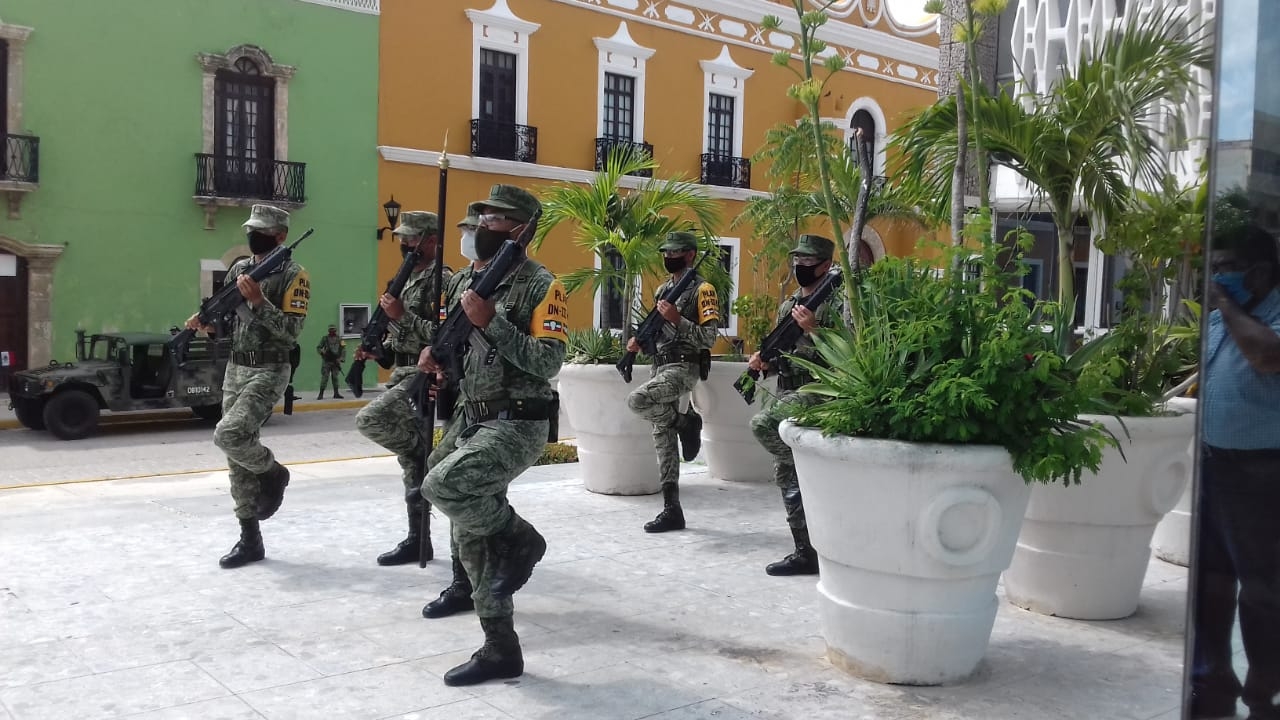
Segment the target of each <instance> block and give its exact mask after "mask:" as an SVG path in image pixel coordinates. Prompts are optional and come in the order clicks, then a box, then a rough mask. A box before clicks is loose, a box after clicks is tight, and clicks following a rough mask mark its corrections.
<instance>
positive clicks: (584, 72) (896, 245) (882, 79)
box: [370, 0, 938, 336]
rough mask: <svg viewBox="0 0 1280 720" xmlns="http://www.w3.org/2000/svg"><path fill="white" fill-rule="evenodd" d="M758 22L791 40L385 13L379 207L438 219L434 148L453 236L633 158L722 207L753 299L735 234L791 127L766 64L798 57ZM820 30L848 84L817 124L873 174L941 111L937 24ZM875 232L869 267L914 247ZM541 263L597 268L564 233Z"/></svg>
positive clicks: (575, 312)
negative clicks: (864, 148) (508, 188)
mask: <svg viewBox="0 0 1280 720" xmlns="http://www.w3.org/2000/svg"><path fill="white" fill-rule="evenodd" d="M490 3H492V4H491V5H490ZM770 14H773V15H777V16H779V17H781V18H782V19H783V22H784V29H792V30H794V29H795V28H796V27H797V23H796V22H795V20H796V19H795V13H794V9H793V7H792V5H791V3H790V1H789V0H785V1H784V2H772V1H770V0H382V3H381V40H380V58H379V60H380V68H381V70H380V88H379V100H378V106H379V107H378V145H379V147H378V152H379V156H380V157H379V172H378V183H379V197H380V198H382V199H383V200H384V201H385V200H388V199H390V198H391V197H392V196H394V198H395V200H396V202H398V203H399V204H400V205H401V206H402V207H403V208H404V209H406V210H408V209H425V210H432V211H434V210H436V204H437V194H438V176H439V174H438V169H437V163H438V160H439V157H440V151H441V150H442V148H443V147H444V142H445V138H446V136H447V137H448V148H447V149H448V154H449V159H450V172H449V189H448V207H447V210H446V223H447V224H448V225H450V226H452V225H453V224H454V223H456V222H457V221H458V220H460V219H461V218H462V216H463V214H464V210H465V208H466V203H467V202H469V201H472V200H476V199H479V198H483V197H486V196H487V194H488V190H489V187H490V186H491V185H493V184H495V183H507V184H516V185H520V186H522V187H526V188H528V189H530V190H532V191H533V192H535V193H537V192H538V191H539V190H540V189H542V188H546V187H549V186H552V185H554V184H556V183H562V182H579V183H582V182H588V181H590V179H591V178H592V177H593V173H594V171H595V169H596V168H597V167H598V166H599V164H600V163H602V161H603V158H604V157H605V156H607V151H608V149H609V148H610V147H612V146H613V145H617V144H626V143H636V144H642V145H643V146H645V148H646V149H648V150H650V151H651V152H652V154H653V157H654V159H655V160H656V161H657V162H658V163H659V164H660V168H659V170H658V171H657V173H656V174H657V175H658V176H659V177H671V176H679V177H683V178H685V179H689V180H692V181H694V182H699V183H701V184H703V185H705V186H706V190H707V193H708V194H709V195H710V196H712V197H715V198H718V199H720V200H722V202H723V207H722V212H721V215H722V217H723V218H724V223H723V227H721V228H718V229H716V231H717V233H718V234H719V235H720V236H721V240H720V242H721V245H722V246H723V247H724V248H725V250H726V260H725V261H726V264H727V265H728V267H729V269H730V274H731V275H732V276H733V278H734V281H735V287H748V288H749V287H750V286H751V278H750V277H748V276H746V275H747V274H749V273H750V262H749V258H750V256H751V254H752V253H753V251H754V250H755V249H756V248H757V247H758V243H757V242H756V240H755V239H754V238H753V237H752V234H751V232H750V228H749V227H743V226H742V225H738V226H733V227H731V225H730V221H731V220H732V219H733V218H735V217H737V216H738V215H740V214H741V212H742V209H743V203H744V202H745V201H746V200H748V199H749V198H751V197H753V196H757V195H762V194H765V193H766V191H767V190H768V189H769V188H768V187H767V184H766V182H765V172H764V168H761V167H753V166H752V163H751V160H750V158H751V156H752V155H754V154H755V153H756V152H757V151H758V150H759V149H760V147H761V146H762V144H763V142H764V138H765V133H766V132H767V131H768V130H769V129H770V128H771V127H773V126H775V125H777V124H778V123H783V122H788V123H790V122H795V121H796V120H797V119H798V118H799V117H801V116H802V115H803V108H802V107H801V106H800V105H799V104H798V103H797V102H795V101H794V100H792V99H790V98H789V97H788V96H787V88H788V87H789V86H790V85H791V83H792V82H794V80H795V76H794V75H793V74H792V73H790V72H788V70H787V69H786V68H781V67H778V66H776V65H774V64H773V63H772V61H771V58H772V55H773V54H774V53H775V52H777V51H779V50H793V49H794V48H792V40H791V38H790V37H789V36H788V35H786V34H785V33H777V32H771V31H769V30H767V29H765V28H763V27H762V26H761V23H760V21H761V19H762V18H763V17H764V16H766V15H770ZM830 14H831V16H832V20H831V22H829V23H828V24H827V25H826V26H824V27H823V28H822V29H821V31H820V37H822V38H823V39H824V40H826V42H827V43H828V45H829V46H830V51H831V52H837V53H839V54H841V55H842V56H843V57H844V58H845V60H846V61H847V66H848V67H847V69H846V70H844V71H842V72H840V73H839V75H838V76H837V77H835V78H832V80H831V82H830V83H829V84H828V90H829V92H827V93H826V95H825V96H824V97H823V99H822V104H821V113H822V115H823V117H824V118H825V119H827V120H829V121H830V122H832V123H834V124H835V125H836V126H837V127H839V128H843V129H845V131H846V133H847V134H849V136H850V137H851V136H852V128H853V127H855V126H857V127H862V128H864V131H870V132H871V133H872V134H873V135H874V136H875V138H876V148H877V154H876V155H877V156H876V159H875V162H876V170H877V173H878V174H880V173H883V171H884V164H885V157H884V144H885V141H886V139H887V137H888V136H889V135H890V134H891V133H892V132H893V130H894V128H895V127H896V126H897V125H898V124H899V122H900V118H901V117H902V115H903V113H904V112H906V111H909V110H914V109H917V108H920V107H923V106H925V105H928V104H929V103H931V102H933V100H934V98H935V97H936V83H937V77H936V76H937V65H938V51H937V37H936V32H935V30H934V27H933V23H932V22H929V23H928V24H926V25H922V26H918V27H910V26H907V25H905V24H903V23H902V22H900V21H899V20H897V19H896V18H895V17H893V16H892V15H891V13H890V12H889V11H888V10H887V9H886V8H885V5H884V2H883V0H838V1H837V2H836V4H835V5H834V6H833V8H832V9H831V12H830ZM378 210H379V209H378V208H370V212H371V213H373V212H375V211H378ZM378 219H379V221H382V218H381V216H380V215H379V217H378ZM384 223H385V221H382V222H380V223H379V224H384ZM880 229H881V230H882V232H881V233H876V232H870V233H868V236H869V237H868V238H867V239H868V244H869V245H870V246H871V252H872V253H873V254H874V255H876V256H881V255H884V254H885V253H889V254H902V253H907V252H910V250H911V248H912V247H913V245H914V242H915V240H916V236H915V233H913V232H911V231H907V230H898V231H896V233H895V232H894V231H893V230H892V229H890V228H887V227H886V228H880ZM386 237H388V238H389V237H390V236H389V235H387V236H386ZM445 238H446V245H445V254H446V262H447V263H448V264H450V265H451V266H454V267H457V266H458V265H459V264H460V263H461V262H463V260H462V258H461V257H460V255H459V254H458V248H459V245H458V234H457V233H456V232H455V231H453V230H452V228H451V227H450V228H447V229H446V232H445ZM744 256H745V257H746V258H748V260H747V261H746V262H743V261H742V258H744ZM536 257H537V259H538V260H539V261H541V262H542V263H544V264H545V265H547V266H548V267H549V268H550V269H551V270H552V271H554V272H557V273H563V272H566V271H569V270H572V269H574V268H578V267H582V266H585V265H591V264H592V263H594V262H595V259H594V258H593V257H592V256H591V255H590V254H588V253H587V252H586V251H584V250H582V249H580V248H578V247H577V246H575V245H574V244H573V243H572V240H571V237H570V230H569V229H567V228H565V229H563V230H560V229H558V230H557V231H556V232H555V233H554V234H553V235H552V236H551V237H549V238H548V241H547V242H546V243H545V244H544V245H543V246H542V249H541V250H540V251H539V252H538V253H537V255H536ZM399 263H400V254H399V252H398V251H397V249H396V248H395V247H394V245H393V244H392V243H390V242H387V241H385V240H384V241H383V242H382V243H380V248H379V274H380V277H381V278H382V282H383V283H385V280H386V279H387V278H389V277H390V276H391V275H393V274H394V272H395V269H396V267H398V265H399ZM735 294H736V290H735ZM730 300H732V298H730ZM570 318H571V323H570V324H571V326H573V327H587V326H590V325H592V324H593V323H594V324H598V323H599V322H600V318H601V308H600V301H599V299H598V298H591V297H586V296H585V294H580V296H576V297H573V298H572V299H571V305H570ZM728 320H729V321H728V327H727V328H726V331H725V334H726V335H727V336H734V335H736V332H737V328H736V322H735V318H733V317H732V316H731V317H730V318H729V319H728Z"/></svg>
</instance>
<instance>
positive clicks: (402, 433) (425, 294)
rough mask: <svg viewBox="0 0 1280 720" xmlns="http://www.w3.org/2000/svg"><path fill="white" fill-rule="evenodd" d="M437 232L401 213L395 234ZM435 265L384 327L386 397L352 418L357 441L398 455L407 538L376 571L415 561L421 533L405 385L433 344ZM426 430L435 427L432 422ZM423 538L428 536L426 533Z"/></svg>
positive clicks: (422, 217)
mask: <svg viewBox="0 0 1280 720" xmlns="http://www.w3.org/2000/svg"><path fill="white" fill-rule="evenodd" d="M439 226H440V223H439V220H438V219H437V217H436V214H435V213H430V212H422V211H410V212H403V213H401V214H400V225H399V226H398V227H397V228H396V229H395V231H394V234H395V235H397V236H418V237H420V238H422V240H420V241H419V242H424V241H425V239H426V238H427V237H430V236H432V235H439V232H440V227H439ZM438 241H439V240H438V239H437V242H438ZM435 265H436V264H435V261H434V260H433V261H432V262H431V263H430V264H429V265H428V266H427V267H426V269H424V270H415V271H414V272H413V273H412V274H411V275H410V276H409V280H408V282H406V283H405V286H404V291H403V292H401V294H400V301H401V303H403V304H404V315H403V316H401V318H400V319H399V320H398V321H393V322H392V323H391V324H390V325H389V326H388V329H387V339H386V341H385V342H384V343H383V345H382V351H383V353H385V356H386V357H390V358H392V359H393V361H394V362H395V364H396V369H395V370H394V371H392V373H391V379H390V380H389V381H388V382H387V391H386V392H384V393H382V394H381V395H379V396H378V397H377V398H375V399H374V400H373V401H372V402H370V403H369V404H368V405H366V406H364V407H363V408H362V409H361V410H360V412H359V414H357V415H356V429H357V430H359V431H360V434H361V435H364V436H365V437H367V438H369V439H370V440H372V441H373V442H375V443H377V444H379V445H381V446H382V447H384V448H386V449H388V450H390V451H391V452H393V453H395V454H396V460H397V461H399V463H400V468H401V471H402V472H401V480H402V481H403V483H404V495H403V497H404V498H405V499H406V502H407V504H408V512H409V537H408V538H406V542H405V543H402V547H397V549H396V550H393V551H391V552H390V553H385V554H384V555H382V556H379V558H378V564H380V565H399V564H402V563H405V562H415V561H417V560H418V559H419V558H418V552H419V545H418V542H417V541H418V533H419V532H421V531H422V528H421V523H422V520H421V517H422V507H421V505H420V499H421V495H418V494H417V493H416V492H414V493H412V494H411V493H410V491H411V490H413V491H416V490H417V489H418V488H419V487H420V486H421V485H422V476H423V475H424V474H425V473H426V469H425V468H423V467H422V449H423V448H422V443H423V438H422V432H423V428H421V427H419V426H420V422H419V420H418V418H417V416H416V414H415V413H414V410H413V407H412V406H410V404H409V398H408V394H407V391H408V387H409V383H406V382H404V380H405V379H406V378H410V379H411V378H412V377H413V376H414V375H416V374H417V372H418V370H417V367H416V366H417V364H418V353H419V352H421V351H422V348H424V347H426V346H427V345H430V344H431V339H432V338H433V337H435V332H436V328H437V327H438V326H439V317H440V316H441V314H442V313H441V312H440V311H437V312H436V317H434V318H433V317H431V304H432V285H433V284H434V282H435ZM452 276H453V272H452V271H451V270H449V268H448V267H445V268H442V269H441V281H442V284H444V283H447V282H448V281H449V278H450V277H452ZM437 297H438V296H437ZM428 424H432V425H433V423H431V421H428ZM426 532H427V533H430V532H431V530H430V528H427V529H426ZM428 547H430V541H428ZM427 559H428V560H430V559H431V558H427Z"/></svg>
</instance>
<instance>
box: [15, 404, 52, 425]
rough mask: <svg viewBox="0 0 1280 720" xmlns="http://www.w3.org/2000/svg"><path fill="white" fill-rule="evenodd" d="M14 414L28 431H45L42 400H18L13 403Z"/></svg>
mask: <svg viewBox="0 0 1280 720" xmlns="http://www.w3.org/2000/svg"><path fill="white" fill-rule="evenodd" d="M13 414H14V415H17V416H18V422H20V423H22V425H23V427H25V428H27V429H28V430H43V429H44V400H42V399H40V398H16V399H15V400H14V401H13Z"/></svg>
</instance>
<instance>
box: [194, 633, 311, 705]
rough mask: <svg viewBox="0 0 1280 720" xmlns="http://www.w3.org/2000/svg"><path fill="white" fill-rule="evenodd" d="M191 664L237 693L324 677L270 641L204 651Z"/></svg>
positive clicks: (258, 641)
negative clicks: (232, 648) (230, 648)
mask: <svg viewBox="0 0 1280 720" xmlns="http://www.w3.org/2000/svg"><path fill="white" fill-rule="evenodd" d="M191 661H192V662H194V663H195V664H196V665H197V666H198V667H199V668H200V669H201V670H204V671H205V672H207V673H209V675H210V676H212V677H213V678H214V679H215V680H217V681H218V682H220V683H222V684H223V685H225V686H226V687H227V689H229V690H231V692H233V693H236V694H241V693H246V692H250V691H253V690H261V689H263V688H270V687H277V686H280V685H289V684H292V683H295V682H299V681H302V680H311V679H314V678H317V677H319V676H320V673H318V672H316V671H315V670H313V669H312V668H311V667H309V666H308V665H307V664H306V663H305V662H303V661H302V660H300V659H298V658H296V657H294V656H292V655H290V654H289V653H287V652H285V651H284V650H281V649H280V648H279V647H277V646H275V645H272V644H271V643H269V642H267V641H266V640H257V641H255V642H253V643H251V644H249V645H245V646H242V647H238V648H236V649H234V650H222V651H214V652H207V651H206V652H201V653H200V654H199V655H197V656H196V657H194V658H192V660H191Z"/></svg>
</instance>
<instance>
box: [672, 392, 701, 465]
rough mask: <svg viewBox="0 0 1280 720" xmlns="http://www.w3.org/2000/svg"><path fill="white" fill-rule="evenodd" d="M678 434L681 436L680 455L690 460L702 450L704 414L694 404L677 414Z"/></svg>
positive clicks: (686, 460)
mask: <svg viewBox="0 0 1280 720" xmlns="http://www.w3.org/2000/svg"><path fill="white" fill-rule="evenodd" d="M676 435H677V436H678V437H679V438H680V456H681V457H683V458H684V459H685V462H688V461H690V460H692V459H694V458H696V457H698V451H700V450H702V416H701V415H699V414H698V411H697V410H694V409H693V406H692V405H690V406H689V412H686V413H681V414H679V415H677V416H676Z"/></svg>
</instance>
